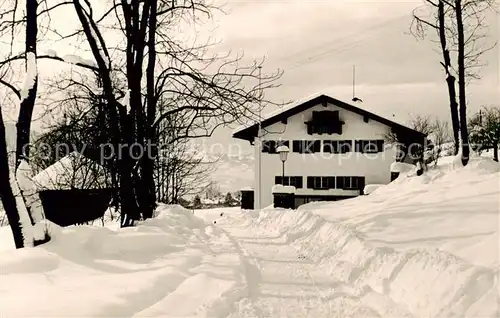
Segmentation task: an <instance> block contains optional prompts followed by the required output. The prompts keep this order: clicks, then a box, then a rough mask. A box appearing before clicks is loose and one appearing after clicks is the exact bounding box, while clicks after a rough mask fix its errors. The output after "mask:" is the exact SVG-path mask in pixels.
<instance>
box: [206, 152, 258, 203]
mask: <svg viewBox="0 0 500 318" xmlns="http://www.w3.org/2000/svg"><path fill="white" fill-rule="evenodd" d="M253 179H254V162H253V155H250V154H247V155H240V156H230V155H227V154H223V155H222V156H221V158H220V159H219V161H218V162H217V163H216V164H215V171H214V173H213V174H212V180H213V181H215V182H216V183H217V184H218V185H219V186H220V189H221V192H222V193H227V192H234V191H238V190H240V189H241V188H243V187H251V186H253Z"/></svg>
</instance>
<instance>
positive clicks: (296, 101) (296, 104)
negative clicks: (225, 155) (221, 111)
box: [233, 92, 325, 134]
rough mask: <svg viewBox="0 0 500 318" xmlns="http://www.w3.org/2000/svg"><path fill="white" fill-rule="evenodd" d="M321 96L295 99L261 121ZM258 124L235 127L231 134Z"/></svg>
mask: <svg viewBox="0 0 500 318" xmlns="http://www.w3.org/2000/svg"><path fill="white" fill-rule="evenodd" d="M321 95H325V93H324V92H317V93H314V94H311V95H309V96H306V97H303V98H300V99H297V100H295V101H294V102H293V103H290V104H288V105H286V106H283V107H281V108H278V109H276V110H274V111H272V112H269V113H267V114H265V115H263V116H262V118H261V120H266V119H269V118H271V117H273V116H276V115H279V114H281V113H283V112H285V111H287V110H290V109H293V108H295V107H297V106H299V105H300V104H303V103H305V102H307V101H308V100H311V99H314V98H316V97H319V96H321ZM258 123H259V122H258V121H256V122H254V123H247V124H244V125H241V126H239V127H237V128H236V129H235V130H234V131H233V134H235V133H237V132H240V131H242V130H244V129H246V128H248V127H251V126H253V125H255V124H258Z"/></svg>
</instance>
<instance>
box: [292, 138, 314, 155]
mask: <svg viewBox="0 0 500 318" xmlns="http://www.w3.org/2000/svg"><path fill="white" fill-rule="evenodd" d="M292 151H293V152H298V153H316V152H321V140H294V141H293V143H292Z"/></svg>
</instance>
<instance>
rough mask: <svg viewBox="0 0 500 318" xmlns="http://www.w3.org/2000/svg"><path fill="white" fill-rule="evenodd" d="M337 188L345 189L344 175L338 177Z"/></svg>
mask: <svg viewBox="0 0 500 318" xmlns="http://www.w3.org/2000/svg"><path fill="white" fill-rule="evenodd" d="M337 189H344V177H337Z"/></svg>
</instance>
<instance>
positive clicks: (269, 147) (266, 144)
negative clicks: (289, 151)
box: [262, 140, 290, 154]
mask: <svg viewBox="0 0 500 318" xmlns="http://www.w3.org/2000/svg"><path fill="white" fill-rule="evenodd" d="M279 146H287V147H290V141H288V140H263V141H262V152H265V153H270V154H276V153H278V152H277V151H276V149H278V147H279Z"/></svg>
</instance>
